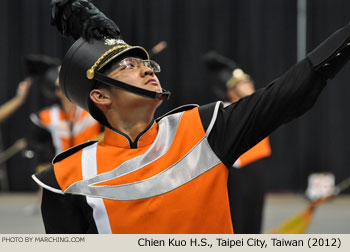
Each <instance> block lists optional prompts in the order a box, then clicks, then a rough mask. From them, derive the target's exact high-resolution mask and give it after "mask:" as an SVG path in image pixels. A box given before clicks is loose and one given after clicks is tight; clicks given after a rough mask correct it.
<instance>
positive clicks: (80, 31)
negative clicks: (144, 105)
mask: <svg viewBox="0 0 350 252" xmlns="http://www.w3.org/2000/svg"><path fill="white" fill-rule="evenodd" d="M51 5H52V23H53V24H54V25H56V27H57V29H58V30H59V31H60V32H61V33H62V34H63V35H71V36H72V37H73V38H75V39H77V41H76V42H75V43H74V44H73V45H72V46H71V48H70V49H69V50H68V52H67V53H66V55H65V57H64V59H63V63H62V65H61V70H60V74H59V82H60V86H61V89H62V91H63V93H64V95H65V96H66V97H67V98H68V99H69V100H70V101H72V102H74V103H76V104H77V105H79V106H80V107H82V108H83V109H85V110H87V111H88V112H89V113H90V114H91V115H92V116H93V117H94V118H95V119H96V120H98V121H99V122H100V123H102V124H104V125H106V126H108V122H107V120H106V119H105V118H104V115H103V114H102V113H101V111H99V109H97V108H96V106H95V105H94V104H93V102H92V101H91V100H90V91H91V90H92V89H93V88H94V87H95V86H96V81H99V82H101V83H104V84H108V85H113V86H116V87H118V88H120V89H123V90H125V91H128V92H132V93H135V94H138V95H142V96H145V97H148V98H151V99H158V100H166V99H168V97H169V95H170V92H168V91H165V90H163V92H154V91H149V90H146V89H142V88H138V87H134V86H132V85H129V84H126V83H123V82H120V81H117V80H115V79H112V78H109V77H108V76H106V75H105V74H103V73H102V70H103V68H104V67H106V66H107V65H108V64H110V63H111V62H113V61H114V60H118V59H121V57H122V56H134V57H135V56H136V57H139V58H141V59H143V60H147V59H149V55H148V52H147V51H146V49H144V48H143V47H141V46H131V45H128V44H127V43H126V42H125V41H123V40H122V39H121V34H120V31H119V28H118V26H117V25H116V24H115V23H114V22H113V21H112V20H110V19H109V18H107V17H106V16H105V15H104V14H103V13H102V12H101V11H99V10H98V9H97V8H96V7H95V6H94V5H93V4H92V3H91V2H89V1H88V0H53V1H52V2H51Z"/></svg>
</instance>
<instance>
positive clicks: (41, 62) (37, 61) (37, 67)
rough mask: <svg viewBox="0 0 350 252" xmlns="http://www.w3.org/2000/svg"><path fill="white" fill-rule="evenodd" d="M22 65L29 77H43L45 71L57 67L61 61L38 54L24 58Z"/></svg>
mask: <svg viewBox="0 0 350 252" xmlns="http://www.w3.org/2000/svg"><path fill="white" fill-rule="evenodd" d="M24 64H25V66H26V69H27V73H28V74H29V75H30V76H34V75H43V74H45V73H46V71H47V70H49V69H50V68H53V67H58V66H59V65H60V64H61V61H60V60H59V59H57V58H52V57H49V56H46V55H40V54H27V55H25V56H24Z"/></svg>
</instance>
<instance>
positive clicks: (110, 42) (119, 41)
mask: <svg viewBox="0 0 350 252" xmlns="http://www.w3.org/2000/svg"><path fill="white" fill-rule="evenodd" d="M120 44H126V43H125V42H124V40H122V39H114V38H106V39H105V45H108V46H114V45H120Z"/></svg>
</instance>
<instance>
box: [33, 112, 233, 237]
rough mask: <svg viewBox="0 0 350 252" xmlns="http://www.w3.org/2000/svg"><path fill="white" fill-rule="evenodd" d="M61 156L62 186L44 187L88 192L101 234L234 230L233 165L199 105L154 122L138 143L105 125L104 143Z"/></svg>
mask: <svg viewBox="0 0 350 252" xmlns="http://www.w3.org/2000/svg"><path fill="white" fill-rule="evenodd" d="M54 162H55V165H54V174H55V177H56V180H57V183H58V185H59V189H58V191H57V189H53V188H50V187H48V186H47V185H43V186H44V187H45V188H47V189H49V190H51V191H56V192H61V193H65V194H67V193H70V194H78V195H85V196H86V200H87V203H88V204H89V205H90V207H91V208H92V209H93V211H94V221H95V223H96V227H97V230H98V232H99V233H233V228H232V223H231V217H230V209H229V204H228V200H227V187H226V181H227V175H228V169H227V168H226V167H225V165H223V164H222V162H221V161H220V160H219V159H218V158H217V156H216V155H215V153H214V152H213V151H212V150H211V148H210V146H209V144H208V141H207V133H206V132H205V131H204V129H203V126H202V123H201V119H200V116H199V114H198V108H194V109H191V110H188V111H185V112H180V113H175V114H172V115H170V116H167V117H165V118H163V119H161V120H160V121H159V123H157V122H154V123H153V124H151V125H150V127H149V128H148V129H147V130H146V132H144V133H143V134H142V136H141V137H140V138H139V140H138V143H137V148H130V142H129V141H128V140H127V138H126V137H125V136H124V135H122V134H120V133H118V132H115V131H113V130H110V129H106V132H105V139H104V141H103V142H100V143H97V142H91V144H90V145H88V146H86V147H84V148H82V149H81V150H78V151H77V152H75V153H74V154H72V155H70V156H68V157H67V158H64V159H63V160H61V157H60V156H58V157H56V160H54ZM39 183H41V182H39ZM208 201H210V202H211V203H212V204H207V203H208ZM115 209H118V210H117V211H115ZM179 223H181V224H179Z"/></svg>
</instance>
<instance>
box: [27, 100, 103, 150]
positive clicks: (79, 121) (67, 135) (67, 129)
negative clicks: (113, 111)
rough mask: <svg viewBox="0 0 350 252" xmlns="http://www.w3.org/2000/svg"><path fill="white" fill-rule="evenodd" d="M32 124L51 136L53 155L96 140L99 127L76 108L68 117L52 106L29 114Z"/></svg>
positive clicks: (82, 111) (57, 107)
mask: <svg viewBox="0 0 350 252" xmlns="http://www.w3.org/2000/svg"><path fill="white" fill-rule="evenodd" d="M30 119H31V120H32V122H33V123H34V124H35V125H36V126H38V127H40V128H42V129H44V130H46V131H48V132H49V133H50V135H51V140H52V144H53V146H54V149H55V155H57V154H59V153H61V152H62V151H64V150H67V149H69V148H71V147H73V146H75V145H78V144H81V143H84V142H86V141H88V140H95V139H97V138H98V136H99V134H100V131H101V125H100V124H99V123H98V122H97V121H96V120H95V119H93V118H92V117H91V116H90V114H89V113H88V112H86V111H85V110H83V109H81V108H79V107H76V109H75V111H74V113H72V114H70V115H68V114H67V113H66V112H65V111H64V110H63V109H62V108H61V107H60V106H58V105H53V106H51V107H49V108H46V109H43V110H41V111H40V112H39V113H37V114H31V116H30Z"/></svg>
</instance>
